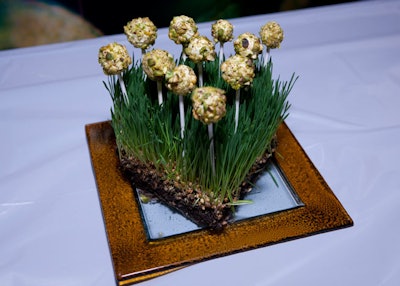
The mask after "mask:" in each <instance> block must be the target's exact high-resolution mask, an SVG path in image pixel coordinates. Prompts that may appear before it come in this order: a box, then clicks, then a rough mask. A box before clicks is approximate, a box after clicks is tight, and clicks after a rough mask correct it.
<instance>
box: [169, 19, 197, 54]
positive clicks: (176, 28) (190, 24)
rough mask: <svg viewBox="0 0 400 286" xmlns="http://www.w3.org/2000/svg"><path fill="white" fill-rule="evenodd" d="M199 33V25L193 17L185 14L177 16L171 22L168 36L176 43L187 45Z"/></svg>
mask: <svg viewBox="0 0 400 286" xmlns="http://www.w3.org/2000/svg"><path fill="white" fill-rule="evenodd" d="M197 35H198V27H197V25H196V22H195V21H194V20H193V18H190V17H188V16H185V15H181V16H175V17H173V18H172V20H171V22H170V24H169V30H168V37H169V38H170V39H171V40H173V41H174V42H175V44H179V45H184V46H185V45H186V44H187V43H189V41H190V39H191V38H192V37H193V36H197Z"/></svg>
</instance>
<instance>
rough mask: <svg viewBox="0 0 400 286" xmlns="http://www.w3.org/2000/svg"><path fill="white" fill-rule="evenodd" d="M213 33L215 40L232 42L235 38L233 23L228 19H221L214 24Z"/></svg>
mask: <svg viewBox="0 0 400 286" xmlns="http://www.w3.org/2000/svg"><path fill="white" fill-rule="evenodd" d="M211 35H212V36H213V38H214V41H215V42H220V43H225V42H230V41H232V40H233V25H232V24H231V23H230V22H229V21H227V20H223V19H219V20H217V21H216V22H215V23H214V24H212V26H211Z"/></svg>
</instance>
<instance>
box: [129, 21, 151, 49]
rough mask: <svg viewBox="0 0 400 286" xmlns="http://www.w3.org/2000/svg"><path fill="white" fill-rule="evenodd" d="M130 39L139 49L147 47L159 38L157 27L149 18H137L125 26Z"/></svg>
mask: <svg viewBox="0 0 400 286" xmlns="http://www.w3.org/2000/svg"><path fill="white" fill-rule="evenodd" d="M124 33H125V35H126V36H127V38H128V41H129V42H130V43H131V44H132V45H133V46H134V47H135V48H139V49H147V48H148V47H149V46H151V45H153V44H154V42H155V41H156V38H157V27H156V26H155V25H154V23H153V22H152V21H151V20H150V19H149V18H148V17H145V18H140V17H139V18H135V19H133V20H132V21H130V22H128V23H127V24H126V25H125V26H124Z"/></svg>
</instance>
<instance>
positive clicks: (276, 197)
mask: <svg viewBox="0 0 400 286" xmlns="http://www.w3.org/2000/svg"><path fill="white" fill-rule="evenodd" d="M136 191H137V197H140V195H141V190H139V189H137V190H136ZM244 199H245V200H251V201H252V203H250V204H246V205H241V206H238V207H237V209H236V212H235V217H234V218H233V220H232V223H234V222H236V221H240V220H245V219H250V218H253V217H258V216H263V215H268V214H271V213H276V212H280V211H284V210H288V209H292V208H296V207H299V206H302V205H303V203H302V202H301V201H300V199H299V198H298V196H297V195H296V194H295V192H294V190H293V189H292V188H291V186H290V185H289V183H288V182H287V180H286V179H285V178H284V176H283V175H282V172H281V171H280V169H279V167H278V165H277V164H276V163H275V162H274V161H273V160H270V162H269V164H268V166H267V167H266V169H265V171H264V172H263V174H262V175H261V176H260V178H259V179H258V180H257V182H256V184H255V186H254V188H253V189H252V191H251V192H249V193H248V194H247V195H246V197H245V198H244ZM139 201H140V202H139V204H140V210H141V215H142V219H143V224H144V225H145V229H146V231H147V236H148V238H149V239H150V240H156V239H160V238H165V237H169V236H174V235H179V234H183V233H187V232H191V231H196V230H199V229H201V228H200V227H198V226H197V225H196V224H195V223H193V222H191V221H190V220H188V219H187V218H185V217H184V216H182V215H181V214H179V213H178V212H174V211H173V210H172V209H170V208H169V207H167V206H165V205H164V204H161V203H159V202H158V201H157V200H151V199H150V201H148V202H143V201H141V200H139Z"/></svg>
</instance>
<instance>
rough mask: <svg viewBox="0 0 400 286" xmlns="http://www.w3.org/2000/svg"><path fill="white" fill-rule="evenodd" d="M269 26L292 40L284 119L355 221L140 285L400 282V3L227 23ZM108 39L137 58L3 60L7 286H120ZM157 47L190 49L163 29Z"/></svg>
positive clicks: (286, 51) (63, 46)
mask: <svg viewBox="0 0 400 286" xmlns="http://www.w3.org/2000/svg"><path fill="white" fill-rule="evenodd" d="M271 20H274V21H277V22H279V23H280V25H281V26H282V27H283V29H284V31H285V39H284V42H283V43H282V46H281V48H280V49H275V50H272V53H271V55H272V60H273V62H274V74H275V76H276V77H280V78H281V79H283V80H285V79H289V78H290V76H291V75H292V73H296V74H297V75H299V79H298V81H297V82H296V84H295V86H294V88H293V90H292V92H291V94H290V95H289V98H288V100H289V101H290V103H291V105H292V106H291V109H290V115H289V118H288V119H287V120H286V123H287V124H288V126H289V127H290V129H291V130H292V132H293V133H294V135H295V136H296V138H297V140H298V141H299V143H300V144H301V146H302V147H303V148H304V150H305V151H306V153H307V154H308V156H309V157H310V159H311V160H312V162H313V163H314V164H315V166H316V167H317V169H318V170H319V171H320V173H321V175H322V176H323V177H324V179H325V180H326V182H327V183H328V185H329V186H330V187H331V189H332V190H333V192H334V193H335V195H336V196H337V198H338V199H339V200H340V202H341V203H342V204H343V206H344V208H345V209H346V210H347V212H348V213H349V215H350V216H351V217H352V219H353V220H354V226H352V227H350V228H345V229H341V230H335V231H330V232H327V233H323V234H318V235H313V236H309V237H306V238H301V239H297V240H293V241H289V242H284V243H279V244H276V245H272V246H268V247H262V248H258V249H255V250H251V251H245V252H241V253H238V254H234V255H229V256H225V257H221V258H216V259H212V260H209V261H206V262H201V263H198V264H195V265H192V266H189V267H186V268H184V269H181V270H178V271H175V272H172V273H170V274H167V275H163V276H160V277H158V278H155V279H152V280H148V281H145V282H142V283H139V284H138V285H175V286H176V285H192V286H194V285H230V286H236V285H237V286H239V285H240V286H242V285H254V286H261V285H285V286H287V285H398V283H399V281H400V243H399V241H400V223H399V222H398V219H399V218H400V164H399V160H400V146H399V144H400V115H399V108H400V56H399V51H400V1H394V0H382V1H379V0H371V1H361V2H353V3H347V4H339V5H333V6H325V7H318V8H310V9H303V10H297V11H290V12H282V13H274V14H268V15H260V16H253V17H246V18H238V19H231V22H232V23H233V24H234V26H235V32H234V35H235V36H237V35H239V34H240V33H243V32H253V33H255V34H258V31H259V28H260V26H261V25H263V24H264V23H266V22H267V21H271ZM210 25H211V23H200V24H199V29H200V33H201V34H204V35H207V36H210ZM112 41H117V42H119V43H122V44H125V45H127V47H128V48H129V49H130V51H132V52H134V53H135V55H137V56H139V55H140V54H139V52H140V51H136V50H135V51H133V50H134V48H133V46H130V44H129V43H128V42H127V40H126V37H125V36H124V35H123V34H120V35H113V36H105V37H100V38H96V39H90V40H81V41H74V42H66V43H60V44H53V45H44V46H38V47H31V48H21V49H15V50H6V51H1V52H0V70H1V73H0V133H1V140H0V257H1V258H0V281H1V282H0V284H1V285H4V286H8V285H18V286H24V285H29V286H34V285H38V286H39V285H40V286H42V285H57V286H63V285H68V286H69V285H85V286H89V285H90V286H92V285H93V286H94V285H95V286H106V285H107V286H111V285H116V280H115V276H114V271H113V268H112V259H111V256H110V251H109V247H108V243H107V238H106V232H105V227H104V222H103V218H102V213H101V205H100V203H99V198H98V194H97V188H96V184H95V180H94V175H93V171H92V166H91V162H90V158H89V151H88V146H87V142H86V135H85V131H84V126H85V124H88V123H95V122H100V121H104V120H108V119H110V107H111V99H110V97H109V94H108V92H107V91H106V89H105V88H104V86H103V83H102V82H103V81H104V80H106V77H105V75H104V74H103V72H102V70H101V67H100V65H99V64H98V62H97V53H98V49H99V47H100V46H103V45H106V44H108V43H110V42H112ZM226 46H229V45H228V44H226ZM155 47H156V48H163V49H166V50H168V51H170V52H171V53H173V54H175V55H176V54H178V53H179V52H180V47H179V46H177V45H175V44H174V43H173V42H172V41H171V40H169V39H168V36H167V29H166V28H162V29H159V31H158V38H157V41H156V44H155ZM225 50H226V51H227V52H230V49H229V47H226V48H225Z"/></svg>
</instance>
